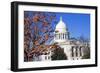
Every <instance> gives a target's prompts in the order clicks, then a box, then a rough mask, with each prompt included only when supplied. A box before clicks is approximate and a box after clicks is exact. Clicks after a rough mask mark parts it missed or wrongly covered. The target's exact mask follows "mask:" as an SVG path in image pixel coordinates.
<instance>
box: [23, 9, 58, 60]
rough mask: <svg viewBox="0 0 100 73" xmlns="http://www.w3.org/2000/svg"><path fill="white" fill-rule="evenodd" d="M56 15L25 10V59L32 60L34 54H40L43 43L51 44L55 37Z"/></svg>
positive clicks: (42, 49)
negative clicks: (53, 24)
mask: <svg viewBox="0 0 100 73" xmlns="http://www.w3.org/2000/svg"><path fill="white" fill-rule="evenodd" d="M55 19H56V15H55V14H54V13H50V12H33V11H25V12H24V61H32V57H33V55H34V54H35V55H40V54H41V53H42V52H43V51H45V50H46V49H47V48H45V49H44V47H43V46H42V45H50V43H49V42H50V41H51V40H52V39H53V36H54V35H53V32H54V29H53V27H52V25H51V24H52V23H54V22H55Z"/></svg>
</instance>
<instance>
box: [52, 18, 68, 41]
mask: <svg viewBox="0 0 100 73" xmlns="http://www.w3.org/2000/svg"><path fill="white" fill-rule="evenodd" d="M54 33H55V37H54V40H55V41H56V42H66V40H68V38H69V32H68V29H67V27H66V24H65V23H64V22H63V20H62V17H60V21H59V22H58V24H57V25H56V28H55V32H54Z"/></svg>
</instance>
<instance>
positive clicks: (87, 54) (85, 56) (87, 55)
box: [82, 48, 90, 59]
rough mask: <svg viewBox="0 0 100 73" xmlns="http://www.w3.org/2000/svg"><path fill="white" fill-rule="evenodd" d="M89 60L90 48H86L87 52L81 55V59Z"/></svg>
mask: <svg viewBox="0 0 100 73" xmlns="http://www.w3.org/2000/svg"><path fill="white" fill-rule="evenodd" d="M89 58H90V48H88V51H87V52H86V53H85V54H84V55H83V57H82V59H89Z"/></svg>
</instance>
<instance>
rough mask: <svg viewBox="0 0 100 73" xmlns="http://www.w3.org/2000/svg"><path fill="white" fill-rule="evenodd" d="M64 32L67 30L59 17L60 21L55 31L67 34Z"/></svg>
mask: <svg viewBox="0 0 100 73" xmlns="http://www.w3.org/2000/svg"><path fill="white" fill-rule="evenodd" d="M66 30H67V27H66V24H65V23H64V22H63V21H62V17H60V21H59V23H58V24H57V25H56V29H55V31H57V32H60V33H61V32H62V33H64V32H67V31H66Z"/></svg>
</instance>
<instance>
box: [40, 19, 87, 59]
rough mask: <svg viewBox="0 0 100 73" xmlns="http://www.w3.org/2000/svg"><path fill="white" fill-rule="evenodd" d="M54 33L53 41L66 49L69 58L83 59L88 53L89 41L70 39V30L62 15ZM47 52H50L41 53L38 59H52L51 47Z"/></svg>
mask: <svg viewBox="0 0 100 73" xmlns="http://www.w3.org/2000/svg"><path fill="white" fill-rule="evenodd" d="M54 35H55V36H54V40H53V42H54V43H57V44H58V45H59V46H60V47H61V48H62V49H63V50H64V53H65V54H66V56H67V60H79V59H82V56H84V54H85V53H86V50H87V47H88V45H87V43H82V42H80V41H78V40H73V39H70V32H69V31H68V27H67V26H66V23H64V22H63V20H62V17H60V21H59V22H58V24H57V25H56V27H55V32H54ZM47 52H49V53H48V54H47V55H44V54H42V55H40V56H39V57H38V60H41V61H51V55H52V52H51V50H50V49H49V50H48V51H47Z"/></svg>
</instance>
